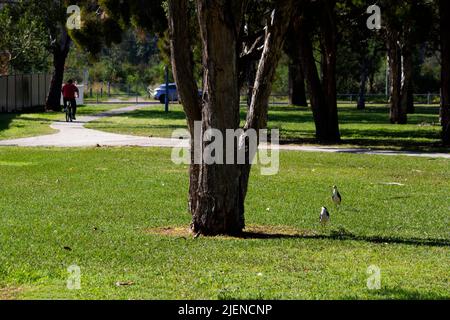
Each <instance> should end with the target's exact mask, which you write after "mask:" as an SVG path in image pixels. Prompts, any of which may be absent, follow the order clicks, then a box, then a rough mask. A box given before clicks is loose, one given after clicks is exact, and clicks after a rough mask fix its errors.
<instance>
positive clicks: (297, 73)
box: [289, 59, 308, 106]
mask: <svg viewBox="0 0 450 320" xmlns="http://www.w3.org/2000/svg"><path fill="white" fill-rule="evenodd" d="M289 103H290V104H291V105H294V106H308V102H307V101H306V90H305V77H304V75H303V70H302V66H301V62H300V60H299V59H296V60H294V61H292V62H291V63H290V64H289Z"/></svg>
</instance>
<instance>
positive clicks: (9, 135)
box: [0, 105, 121, 140]
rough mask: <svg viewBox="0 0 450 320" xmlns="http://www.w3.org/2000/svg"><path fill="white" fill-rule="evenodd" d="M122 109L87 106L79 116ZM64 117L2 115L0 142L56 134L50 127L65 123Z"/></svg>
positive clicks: (44, 114) (29, 114)
mask: <svg viewBox="0 0 450 320" xmlns="http://www.w3.org/2000/svg"><path fill="white" fill-rule="evenodd" d="M120 107H121V106H120V105H85V106H79V107H78V109H77V114H78V115H93V114H97V113H100V112H103V111H108V110H111V109H116V108H120ZM64 117H65V116H64V114H63V113H62V112H44V113H0V140H8V139H16V138H25V137H33V136H38V135H45V134H52V133H55V132H56V130H54V129H52V128H50V125H51V124H52V122H54V121H63V120H64Z"/></svg>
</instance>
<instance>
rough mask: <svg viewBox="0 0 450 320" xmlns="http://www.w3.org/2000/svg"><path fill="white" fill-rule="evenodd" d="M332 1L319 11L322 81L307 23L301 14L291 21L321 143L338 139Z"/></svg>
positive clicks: (335, 48) (335, 46)
mask: <svg viewBox="0 0 450 320" xmlns="http://www.w3.org/2000/svg"><path fill="white" fill-rule="evenodd" d="M334 6H335V2H334V1H323V2H322V10H320V19H321V38H322V42H323V44H322V74H323V77H322V81H321V80H320V77H319V73H318V70H317V67H316V60H315V59H314V51H313V46H312V41H311V38H310V35H309V30H308V27H309V24H308V21H307V18H306V16H305V15H304V14H301V13H298V14H296V16H295V18H294V23H293V26H294V31H295V35H296V37H297V41H298V43H299V57H300V60H301V63H302V69H303V72H304V74H305V78H306V80H307V84H308V91H309V96H310V103H311V108H312V111H313V116H314V123H315V126H316V138H317V140H318V141H320V142H325V143H336V142H339V141H340V140H341V137H340V132H339V122H338V111H337V99H336V96H337V94H336V52H337V42H336V24H335V21H334V19H335V17H334Z"/></svg>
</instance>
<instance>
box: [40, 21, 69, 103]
mask: <svg viewBox="0 0 450 320" xmlns="http://www.w3.org/2000/svg"><path fill="white" fill-rule="evenodd" d="M71 43H72V40H71V39H70V36H69V34H68V33H67V30H66V29H65V28H62V34H61V40H60V42H59V43H58V44H55V45H54V48H53V68H54V70H53V75H52V81H51V84H50V90H49V93H48V96H47V100H46V102H45V107H46V109H47V110H53V111H60V110H61V87H62V83H63V80H64V66H65V64H66V58H67V55H68V54H69V50H70V45H71Z"/></svg>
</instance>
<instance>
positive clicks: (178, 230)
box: [145, 225, 317, 239]
mask: <svg viewBox="0 0 450 320" xmlns="http://www.w3.org/2000/svg"><path fill="white" fill-rule="evenodd" d="M145 231H146V233H148V234H151V235H159V236H167V237H175V238H192V237H195V234H193V233H192V231H191V230H190V228H189V227H160V228H151V229H147V230H145ZM316 235H317V233H315V232H314V231H311V230H301V229H296V228H293V227H289V226H261V225H250V226H247V227H246V228H245V230H244V232H243V233H242V234H241V235H239V236H235V237H231V236H217V237H215V238H223V239H283V238H306V237H313V236H316Z"/></svg>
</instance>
